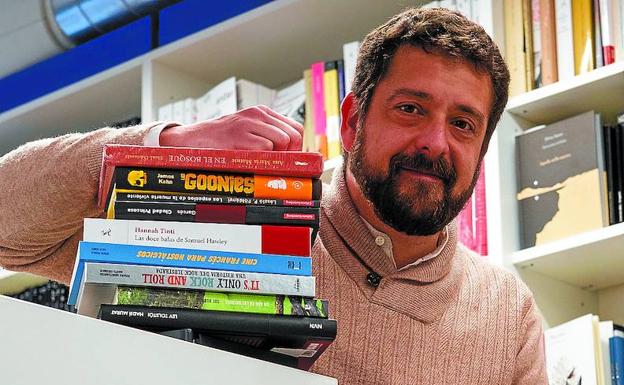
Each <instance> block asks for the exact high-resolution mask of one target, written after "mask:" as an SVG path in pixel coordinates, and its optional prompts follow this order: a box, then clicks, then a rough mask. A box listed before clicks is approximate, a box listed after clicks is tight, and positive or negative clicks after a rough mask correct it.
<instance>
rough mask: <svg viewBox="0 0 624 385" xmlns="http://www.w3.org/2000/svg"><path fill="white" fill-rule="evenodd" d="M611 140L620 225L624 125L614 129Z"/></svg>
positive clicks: (622, 214) (623, 179)
mask: <svg viewBox="0 0 624 385" xmlns="http://www.w3.org/2000/svg"><path fill="white" fill-rule="evenodd" d="M611 140H612V141H613V142H614V143H613V144H614V145H613V147H612V151H613V152H614V153H615V154H614V159H615V164H614V167H613V169H614V173H613V175H614V182H613V185H614V191H613V193H614V195H615V203H616V218H617V222H616V223H620V222H623V221H624V207H623V203H624V202H623V201H624V197H623V196H622V195H623V194H624V193H623V192H622V187H624V164H623V162H624V123H619V124H618V125H616V126H614V127H613V132H612V134H611Z"/></svg>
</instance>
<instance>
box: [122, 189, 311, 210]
mask: <svg viewBox="0 0 624 385" xmlns="http://www.w3.org/2000/svg"><path fill="white" fill-rule="evenodd" d="M115 195H116V197H115V199H116V200H118V201H124V202H161V203H171V202H186V203H210V204H218V205H254V206H285V207H317V208H318V207H321V201H319V200H315V201H297V200H289V199H270V198H262V199H259V198H249V197H237V196H229V195H218V194H216V195H203V194H202V195H200V194H185V193H160V194H159V193H143V192H132V193H124V192H118V193H116V194H115Z"/></svg>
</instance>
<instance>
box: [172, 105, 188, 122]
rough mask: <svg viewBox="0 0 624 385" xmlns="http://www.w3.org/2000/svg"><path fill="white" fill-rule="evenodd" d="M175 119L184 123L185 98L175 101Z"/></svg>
mask: <svg viewBox="0 0 624 385" xmlns="http://www.w3.org/2000/svg"><path fill="white" fill-rule="evenodd" d="M173 120H174V121H176V122H179V123H182V124H184V123H185V121H184V100H178V101H177V102H175V103H173Z"/></svg>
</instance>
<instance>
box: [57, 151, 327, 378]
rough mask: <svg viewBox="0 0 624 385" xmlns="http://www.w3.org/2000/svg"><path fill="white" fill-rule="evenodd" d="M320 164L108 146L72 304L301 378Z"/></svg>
mask: <svg viewBox="0 0 624 385" xmlns="http://www.w3.org/2000/svg"><path fill="white" fill-rule="evenodd" d="M322 171H323V161H322V157H321V156H320V154H314V153H304V152H273V151H272V152H265V151H230V150H214V149H195V148H168V147H141V146H124V145H110V146H106V147H105V149H104V156H103V165H102V174H101V178H100V192H99V198H98V200H99V204H100V207H101V208H102V209H103V210H105V211H106V216H107V218H106V219H99V218H87V219H85V220H84V235H83V241H82V242H81V243H80V245H79V249H78V255H77V258H76V264H75V267H74V272H73V277H72V281H71V289H70V295H69V301H68V302H69V303H70V304H72V305H76V307H77V310H78V313H79V314H85V315H89V316H93V317H96V316H97V317H99V318H101V319H103V320H106V321H111V322H115V323H118V324H123V325H127V326H133V327H137V328H140V329H144V330H148V331H154V332H159V333H163V334H166V335H169V336H172V337H176V338H180V339H184V340H188V341H192V342H196V343H200V344H204V345H208V346H211V347H214V348H217V349H222V350H228V351H230V352H234V353H239V354H244V355H247V356H251V357H255V358H259V359H264V360H267V361H271V362H276V363H280V364H284V365H288V366H292V367H297V368H300V369H305V370H307V369H309V368H310V366H311V365H312V364H313V363H314V361H315V360H316V359H317V358H318V357H319V356H320V354H321V353H322V352H323V351H324V350H325V349H326V348H327V347H328V346H329V345H330V344H331V342H332V341H333V340H334V338H335V336H336V321H335V320H331V319H329V318H328V303H327V301H324V300H320V299H315V298H314V295H315V279H314V277H313V276H312V260H311V258H310V254H311V246H312V242H313V241H314V238H315V236H316V233H317V231H318V226H319V210H320V209H319V206H320V198H321V182H320V180H319V177H320V175H321V173H322Z"/></svg>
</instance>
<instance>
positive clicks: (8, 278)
mask: <svg viewBox="0 0 624 385" xmlns="http://www.w3.org/2000/svg"><path fill="white" fill-rule="evenodd" d="M46 282H48V279H47V278H44V277H40V276H38V275H34V274H29V273H16V272H13V271H8V270H2V269H0V294H9V295H10V294H17V293H19V292H22V291H24V290H26V289H28V288H31V287H34V286H39V285H43V284H44V283H46Z"/></svg>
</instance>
